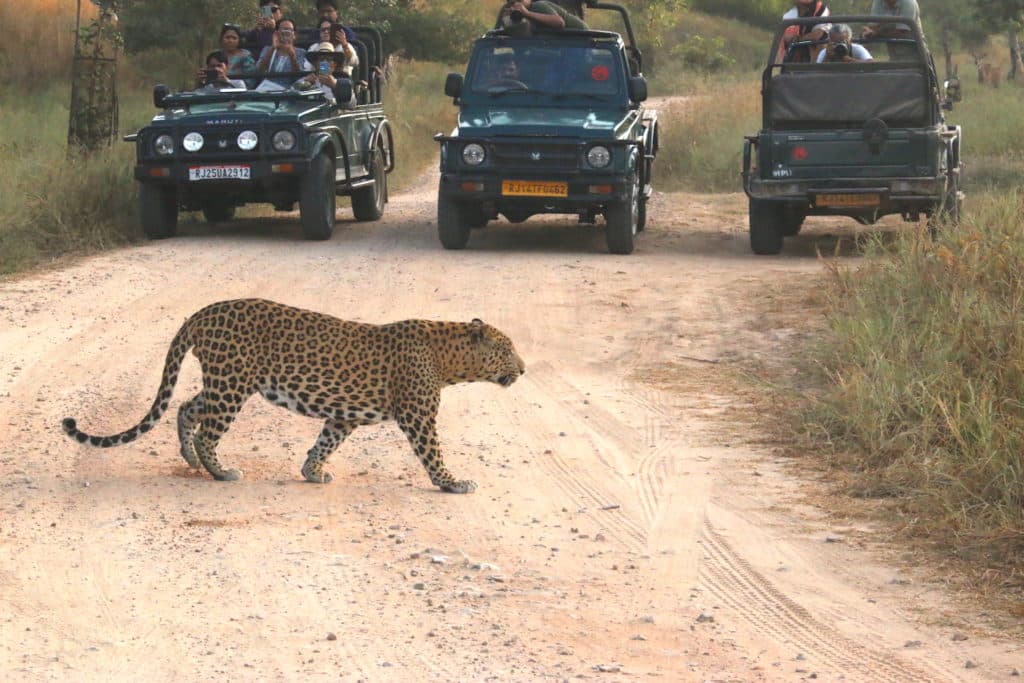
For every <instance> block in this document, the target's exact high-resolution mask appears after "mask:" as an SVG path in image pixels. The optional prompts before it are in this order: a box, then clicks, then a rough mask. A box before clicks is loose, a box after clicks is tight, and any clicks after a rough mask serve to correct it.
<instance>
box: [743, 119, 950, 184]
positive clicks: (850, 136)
mask: <svg viewBox="0 0 1024 683" xmlns="http://www.w3.org/2000/svg"><path fill="white" fill-rule="evenodd" d="M766 143H767V144H766ZM939 149H940V143H939V139H938V136H937V135H936V134H935V133H934V131H928V130H921V129H895V130H894V129H889V130H887V131H886V135H885V138H884V140H879V139H877V137H874V138H873V137H872V136H871V134H870V131H869V130H867V129H848V130H838V131H837V130H830V131H786V132H776V133H771V134H767V135H765V136H764V137H762V139H761V141H760V144H759V145H758V154H759V159H758V161H759V165H760V166H761V168H762V169H764V170H763V172H762V177H763V178H765V179H766V180H767V179H773V180H783V179H792V180H815V179H826V178H828V179H831V178H913V177H926V176H935V175H936V174H937V172H938V171H937V168H938V162H939V156H938V155H939ZM922 160H927V162H928V163H927V165H921V161H922Z"/></svg>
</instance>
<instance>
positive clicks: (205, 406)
mask: <svg viewBox="0 0 1024 683" xmlns="http://www.w3.org/2000/svg"><path fill="white" fill-rule="evenodd" d="M203 385H204V387H203V390H202V392H200V398H199V400H200V402H201V403H202V410H201V411H199V414H198V417H199V431H198V432H197V433H196V437H195V439H194V440H193V441H192V443H193V444H194V445H195V449H196V457H197V458H198V459H199V462H201V463H202V465H203V467H205V468H206V471H207V472H209V473H210V474H212V475H213V478H214V479H217V480H220V481H236V480H238V479H241V478H242V470H239V469H233V468H232V469H225V468H224V467H222V466H221V464H220V460H218V459H217V442H219V441H220V439H221V437H222V436H224V434H225V433H227V431H228V427H230V426H231V423H232V422H234V421H235V417H237V416H238V411H240V410H241V409H242V406H243V405H244V404H245V401H246V399H248V398H249V395H250V394H245V393H240V392H238V391H232V390H228V391H224V392H223V393H222V392H220V391H215V390H213V389H211V387H210V385H209V382H208V379H207V378H206V377H204V378H203Z"/></svg>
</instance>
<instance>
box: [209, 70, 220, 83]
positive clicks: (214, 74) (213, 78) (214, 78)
mask: <svg viewBox="0 0 1024 683" xmlns="http://www.w3.org/2000/svg"><path fill="white" fill-rule="evenodd" d="M219 78H220V74H218V73H217V70H216V69H207V70H206V82H207V83H216V82H217V79H219Z"/></svg>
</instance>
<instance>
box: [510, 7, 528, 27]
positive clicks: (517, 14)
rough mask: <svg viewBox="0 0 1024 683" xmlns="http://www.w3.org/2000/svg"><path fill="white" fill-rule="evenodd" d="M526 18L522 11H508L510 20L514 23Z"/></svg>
mask: <svg viewBox="0 0 1024 683" xmlns="http://www.w3.org/2000/svg"><path fill="white" fill-rule="evenodd" d="M525 18H526V15H525V14H523V13H522V12H521V11H519V10H517V9H514V10H512V11H511V12H509V13H508V20H509V21H510V22H512V23H513V24H518V23H519V22H520V21H522V20H523V19H525Z"/></svg>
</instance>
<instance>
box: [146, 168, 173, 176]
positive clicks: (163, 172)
mask: <svg viewBox="0 0 1024 683" xmlns="http://www.w3.org/2000/svg"><path fill="white" fill-rule="evenodd" d="M149 175H150V176H151V177H153V178H170V177H171V169H169V168H151V169H149Z"/></svg>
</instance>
